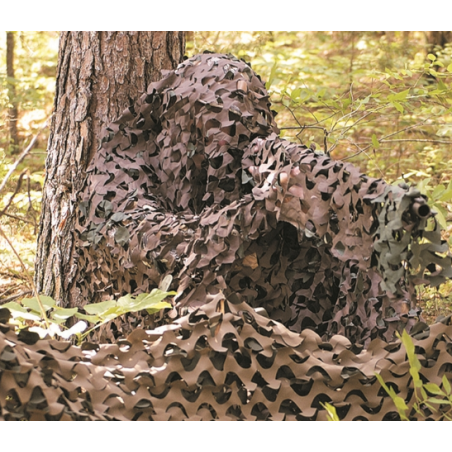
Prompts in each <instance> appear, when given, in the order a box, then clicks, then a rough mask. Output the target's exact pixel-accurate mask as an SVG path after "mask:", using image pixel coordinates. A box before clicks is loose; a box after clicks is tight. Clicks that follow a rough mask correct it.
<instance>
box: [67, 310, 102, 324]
mask: <svg viewBox="0 0 452 452" xmlns="http://www.w3.org/2000/svg"><path fill="white" fill-rule="evenodd" d="M74 316H75V317H77V318H78V319H81V320H86V321H87V322H90V323H98V322H100V321H101V320H102V319H101V318H100V317H99V316H98V315H86V314H82V313H81V312H76V313H75V314H74Z"/></svg>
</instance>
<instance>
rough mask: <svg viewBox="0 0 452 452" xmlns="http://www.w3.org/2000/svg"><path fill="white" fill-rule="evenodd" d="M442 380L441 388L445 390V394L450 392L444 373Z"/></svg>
mask: <svg viewBox="0 0 452 452" xmlns="http://www.w3.org/2000/svg"><path fill="white" fill-rule="evenodd" d="M442 382H443V388H444V390H445V391H446V394H450V390H451V387H450V382H449V380H448V379H447V377H446V375H443V379H442Z"/></svg>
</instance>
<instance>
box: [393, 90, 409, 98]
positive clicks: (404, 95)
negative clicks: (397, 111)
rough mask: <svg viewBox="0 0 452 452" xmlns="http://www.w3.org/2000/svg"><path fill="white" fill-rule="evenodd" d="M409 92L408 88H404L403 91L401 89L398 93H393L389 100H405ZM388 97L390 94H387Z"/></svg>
mask: <svg viewBox="0 0 452 452" xmlns="http://www.w3.org/2000/svg"><path fill="white" fill-rule="evenodd" d="M409 93H410V90H409V89H406V90H405V91H401V92H400V93H397V94H394V96H393V98H391V99H390V100H401V101H404V100H406V98H407V96H408V94H409ZM389 97H391V96H389Z"/></svg>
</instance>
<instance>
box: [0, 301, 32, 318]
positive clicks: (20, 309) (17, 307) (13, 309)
mask: <svg viewBox="0 0 452 452" xmlns="http://www.w3.org/2000/svg"><path fill="white" fill-rule="evenodd" d="M2 308H8V309H9V310H10V311H11V314H13V312H18V313H24V312H25V313H26V312H28V311H27V310H26V309H25V308H24V307H23V306H21V305H20V304H19V303H16V302H15V301H10V302H8V303H5V304H2ZM13 315H14V314H13Z"/></svg>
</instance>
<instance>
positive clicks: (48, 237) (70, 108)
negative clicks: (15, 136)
mask: <svg viewBox="0 0 452 452" xmlns="http://www.w3.org/2000/svg"><path fill="white" fill-rule="evenodd" d="M184 48H185V38H184V34H183V32H63V33H62V34H61V36H60V45H59V59H58V70H57V80H56V93H55V111H54V115H53V118H52V123H51V130H50V137H49V144H48V149H47V151H48V157H47V162H46V179H45V184H44V193H43V202H42V215H41V222H40V226H39V235H38V250H37V257H36V275H35V281H36V285H37V288H38V290H39V291H40V292H44V293H45V294H47V295H50V296H52V297H54V298H55V299H56V300H58V301H62V302H63V303H64V305H66V306H68V305H70V304H71V287H72V286H71V285H72V283H73V276H74V274H75V271H76V268H77V267H76V266H77V261H76V259H75V256H74V241H75V236H74V234H75V232H74V223H75V215H76V203H77V196H78V193H79V192H80V190H81V189H82V187H83V184H84V181H85V171H86V168H87V166H88V164H89V162H90V160H91V158H92V157H93V155H94V153H95V152H96V150H97V149H98V146H99V140H100V138H101V136H100V135H101V130H102V127H103V126H104V125H105V124H108V123H109V122H111V121H113V120H114V119H116V118H117V117H118V116H119V115H120V114H121V113H122V111H123V110H124V109H125V108H126V107H128V106H129V105H131V104H132V102H133V100H135V99H137V98H138V97H139V96H140V95H141V94H142V93H143V92H145V90H146V88H147V86H148V85H149V83H150V82H152V81H156V80H158V79H159V78H160V76H161V71H162V70H164V69H173V68H175V67H176V66H177V64H178V63H179V62H180V61H181V60H182V57H183V54H184Z"/></svg>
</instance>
